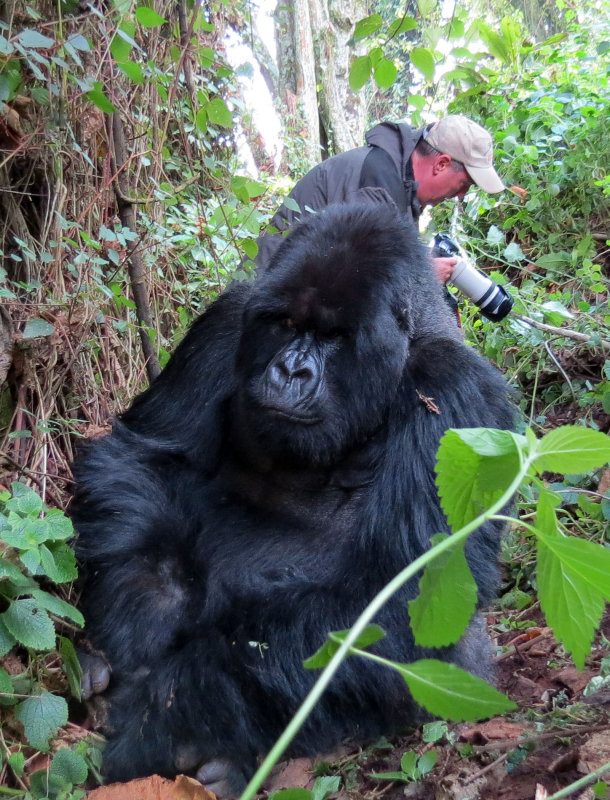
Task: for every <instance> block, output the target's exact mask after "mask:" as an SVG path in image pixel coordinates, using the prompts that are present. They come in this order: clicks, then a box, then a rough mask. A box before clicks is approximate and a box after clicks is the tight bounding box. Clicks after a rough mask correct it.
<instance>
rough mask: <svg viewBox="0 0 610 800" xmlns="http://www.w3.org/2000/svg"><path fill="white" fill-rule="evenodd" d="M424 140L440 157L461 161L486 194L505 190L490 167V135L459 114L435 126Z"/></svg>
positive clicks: (491, 149)
mask: <svg viewBox="0 0 610 800" xmlns="http://www.w3.org/2000/svg"><path fill="white" fill-rule="evenodd" d="M424 138H425V140H426V141H427V142H428V144H429V145H430V146H431V147H434V149H435V150H438V151H439V153H446V154H447V155H448V156H451V158H455V160H456V161H460V162H461V163H462V164H463V165H464V167H465V169H466V172H467V173H468V174H469V175H470V177H471V178H472V180H473V181H474V182H475V183H476V184H477V186H480V187H481V189H484V190H485V191H486V192H490V193H491V194H495V193H496V192H501V191H502V190H503V189H506V186H505V185H504V183H503V182H502V180H501V179H500V176H499V175H498V173H497V172H496V171H495V169H494V165H493V139H492V138H491V134H490V133H489V132H488V131H486V130H485V128H482V127H481V126H480V125H477V123H476V122H473V121H472V120H471V119H468V117H463V116H462V115H461V114H450V115H449V116H447V117H443V119H441V120H440V121H439V122H435V123H434V125H433V126H432V127H431V128H430V130H429V131H427V132H426V133H424Z"/></svg>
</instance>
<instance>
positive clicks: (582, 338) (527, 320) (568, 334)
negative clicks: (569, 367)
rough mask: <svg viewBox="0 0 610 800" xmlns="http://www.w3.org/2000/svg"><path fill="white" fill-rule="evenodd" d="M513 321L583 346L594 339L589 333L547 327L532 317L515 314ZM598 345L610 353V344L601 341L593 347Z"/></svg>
mask: <svg viewBox="0 0 610 800" xmlns="http://www.w3.org/2000/svg"><path fill="white" fill-rule="evenodd" d="M513 319H517V320H519V322H523V323H524V324H525V325H530V326H531V327H532V328H537V329H538V330H539V331H546V332H547V333H553V334H555V335H556V336H565V338H566V339H573V340H574V341H575V342H581V343H582V344H587V343H588V342H590V341H591V340H592V339H593V337H592V336H591V335H590V334H589V333H579V332H578V331H573V330H572V329H571V328H558V327H557V326H555V325H547V324H546V323H545V322H538V321H537V320H535V319H532V318H531V317H522V316H521V315H520V314H513ZM597 345H599V346H600V347H601V348H602V350H606V351H608V352H610V342H607V341H605V340H604V339H601V340H600V341H599V342H595V344H594V345H593V346H594V347H596V346H597Z"/></svg>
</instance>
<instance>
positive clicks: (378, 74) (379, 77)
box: [373, 58, 398, 89]
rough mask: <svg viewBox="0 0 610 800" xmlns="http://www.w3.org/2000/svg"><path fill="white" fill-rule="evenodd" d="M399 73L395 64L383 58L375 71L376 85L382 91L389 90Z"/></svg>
mask: <svg viewBox="0 0 610 800" xmlns="http://www.w3.org/2000/svg"><path fill="white" fill-rule="evenodd" d="M397 75H398V72H397V70H396V67H395V66H394V62H393V61H390V59H389V58H382V59H380V61H379V62H378V63H377V66H376V67H375V69H374V71H373V77H374V78H375V83H376V84H377V86H379V88H380V89H389V87H390V86H392V84H393V83H394V82H395V81H396V76H397Z"/></svg>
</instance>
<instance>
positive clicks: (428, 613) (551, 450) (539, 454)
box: [242, 426, 610, 800]
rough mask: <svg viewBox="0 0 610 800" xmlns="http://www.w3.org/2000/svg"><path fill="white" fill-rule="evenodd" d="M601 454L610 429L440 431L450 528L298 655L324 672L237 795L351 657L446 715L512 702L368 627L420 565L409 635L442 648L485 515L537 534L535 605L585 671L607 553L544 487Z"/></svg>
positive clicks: (450, 639)
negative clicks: (520, 512) (568, 526)
mask: <svg viewBox="0 0 610 800" xmlns="http://www.w3.org/2000/svg"><path fill="white" fill-rule="evenodd" d="M608 461H610V440H609V439H608V437H607V436H605V435H604V434H602V433H600V432H599V431H594V430H591V429H589V428H584V427H579V426H564V427H561V428H556V429H555V430H553V431H551V432H550V433H548V434H547V435H546V436H544V437H543V438H542V439H537V438H536V436H535V435H534V433H533V432H532V431H531V430H530V429H527V430H526V433H525V435H520V434H516V433H512V432H511V431H498V430H492V429H487V428H470V429H468V428H463V429H454V430H449V431H447V433H446V434H445V436H444V437H443V439H442V440H441V445H440V448H439V451H438V457H437V467H436V472H437V479H436V485H437V489H438V492H439V496H440V498H441V504H442V507H443V510H444V512H445V514H446V515H447V519H448V522H449V525H450V526H451V529H452V533H451V535H447V534H441V533H439V534H437V536H436V537H435V541H434V543H433V547H432V548H431V549H430V550H429V551H428V552H427V553H424V555H422V556H420V557H419V558H418V559H416V560H415V561H414V562H413V563H412V564H409V566H408V567H406V568H405V569H403V570H402V571H401V572H400V573H399V574H398V575H397V576H396V577H395V578H394V579H393V580H392V581H391V582H390V583H389V584H388V585H387V586H386V587H385V588H384V589H383V590H382V591H381V592H380V593H379V594H378V595H377V596H376V597H375V598H374V599H373V601H372V602H371V603H370V604H369V605H368V606H367V608H366V609H365V610H364V611H363V613H362V614H361V615H360V617H359V618H358V620H357V621H356V623H355V624H354V625H353V626H352V628H351V629H350V630H347V631H337V632H333V633H330V634H329V635H328V639H327V641H326V643H325V644H324V645H323V646H322V647H321V648H320V650H318V652H317V653H315V654H314V655H313V656H312V657H311V658H309V659H308V660H307V661H306V662H305V666H306V667H307V668H309V669H320V668H323V672H322V674H321V675H320V677H319V679H318V681H317V683H316V684H315V686H314V687H313V689H312V691H311V693H310V694H309V695H308V697H307V698H306V699H305V701H304V703H303V705H302V706H301V708H300V709H299V711H298V712H297V714H296V715H295V717H294V719H293V720H292V722H291V723H290V725H289V726H288V727H287V728H286V731H285V732H284V734H283V735H282V736H281V737H280V739H279V740H278V742H277V744H276V745H275V747H274V748H273V749H272V751H271V752H270V754H269V756H268V757H267V758H266V759H265V761H264V762H263V763H262V765H261V767H260V769H259V770H258V772H257V773H256V775H255V776H254V777H253V779H252V781H251V783H250V785H249V786H248V788H247V789H246V791H245V792H244V794H243V795H242V800H249V798H251V797H252V796H253V795H254V793H255V792H256V791H257V789H258V787H259V786H260V784H261V782H262V781H263V780H264V778H265V776H266V775H267V774H268V772H269V770H270V769H271V767H272V766H273V764H274V763H275V762H276V761H277V760H278V759H279V757H280V756H281V754H282V753H283V752H284V750H285V748H286V747H287V746H288V745H289V743H290V741H291V740H292V738H293V737H294V735H295V734H296V732H297V731H298V729H299V727H300V726H301V724H302V723H303V722H304V720H305V719H306V717H307V715H308V714H309V712H310V710H311V709H312V708H313V706H314V704H315V703H316V702H317V700H318V698H319V697H320V695H321V694H322V692H323V691H324V689H325V688H326V686H327V685H328V683H329V682H330V680H331V679H332V677H333V675H334V674H335V672H336V671H337V669H338V668H339V666H340V664H341V662H342V661H343V660H344V659H345V658H346V657H347V656H350V655H357V656H359V657H361V658H368V659H369V660H372V661H375V662H377V663H379V664H383V665H384V666H387V667H388V668H389V669H394V670H397V671H398V672H399V673H400V674H401V675H402V677H403V678H404V680H405V683H406V686H407V688H408V689H409V691H410V693H411V694H412V696H413V698H414V699H415V700H416V701H417V702H418V703H419V704H420V705H422V706H423V707H424V708H426V709H427V710H428V711H430V712H431V713H432V714H434V715H436V716H438V717H441V718H443V719H446V720H451V721H456V722H462V721H474V720H478V719H483V718H486V717H490V716H494V715H496V714H502V713H505V712H506V711H510V710H511V709H514V708H515V705H514V703H513V702H512V701H511V700H509V699H508V698H507V697H506V696H504V695H503V694H501V693H500V692H498V691H497V690H496V689H494V688H493V687H492V686H490V685H489V684H487V683H486V682H485V681H483V680H481V679H480V678H476V677H474V676H473V675H470V674H469V673H468V672H466V671H464V670H462V669H460V668H458V667H456V666H455V665H453V664H447V663H445V662H443V661H438V660H436V659H421V660H419V661H416V662H413V663H411V664H400V663H396V662H393V661H389V660H387V659H384V658H381V657H379V656H377V655H375V654H374V653H371V652H369V651H368V650H367V649H366V648H367V647H369V646H370V645H371V644H374V643H375V642H377V641H379V640H380V639H381V638H383V637H384V636H385V633H384V631H383V630H382V629H381V628H380V627H379V626H378V625H375V624H372V620H373V619H374V618H375V615H376V614H377V612H378V611H379V610H380V608H381V607H382V606H383V604H384V603H385V602H386V601H387V600H388V598H389V597H390V596H391V595H392V594H393V593H394V592H396V591H397V590H398V589H399V588H400V587H401V586H403V585H404V584H405V583H406V582H407V581H408V580H410V579H411V578H413V577H414V576H416V575H417V574H418V573H420V572H421V571H422V570H423V574H422V577H421V580H420V584H419V589H420V593H419V596H418V597H417V598H416V599H415V600H413V601H412V602H411V603H410V604H409V609H408V614H409V618H410V624H411V628H412V630H413V634H414V636H415V641H416V642H417V644H419V645H421V646H423V647H444V646H447V645H450V644H453V643H455V642H457V641H458V639H459V638H460V637H461V635H462V634H463V632H464V630H465V628H466V625H467V624H468V622H469V620H470V618H471V617H472V615H473V613H474V612H475V609H476V602H477V588H476V584H475V581H474V579H473V577H472V574H471V573H470V569H469V567H468V563H467V561H466V557H465V553H464V546H465V543H466V539H467V538H468V536H469V535H470V534H471V533H472V532H473V531H475V530H476V529H477V528H478V527H480V525H482V524H483V523H484V522H486V521H488V520H491V519H496V520H503V521H505V522H506V523H507V525H510V524H512V525H515V526H520V528H521V529H522V530H524V531H525V533H526V535H529V536H530V537H532V539H534V540H535V545H536V554H537V582H538V595H539V599H540V604H541V607H542V610H543V612H544V614H545V616H546V619H547V622H548V624H549V626H551V627H552V628H553V630H554V632H555V635H556V637H557V638H558V639H559V640H560V641H561V642H562V643H563V645H564V646H565V648H566V650H567V651H569V652H570V653H571V654H572V658H573V660H574V663H575V664H576V666H577V667H579V668H582V667H583V666H584V663H585V658H586V656H587V654H588V653H589V651H590V648H591V644H592V642H593V637H594V634H595V631H596V629H597V628H598V626H599V624H600V621H601V617H602V613H603V611H604V607H605V603H606V602H607V601H609V600H610V549H608V548H606V547H604V546H602V545H599V544H596V543H593V542H590V541H587V540H585V539H579V538H576V537H574V536H569V535H567V533H566V531H565V530H564V529H563V527H562V524H561V523H560V521H559V519H558V516H557V513H556V509H557V508H558V507H559V506H560V503H561V497H560V495H559V494H557V493H556V492H554V491H552V490H551V489H550V488H548V487H547V485H546V483H545V481H544V480H543V475H544V473H547V472H548V473H553V474H555V473H570V474H573V473H575V472H587V471H589V470H592V469H596V468H599V467H602V466H603V465H605V464H606V463H608ZM519 488H522V489H523V490H525V491H526V493H527V495H528V496H529V497H531V496H534V497H535V498H536V511H535V516H534V521H533V522H532V523H526V522H522V521H519V520H518V519H517V518H515V517H514V516H512V513H511V509H512V502H513V498H514V495H515V493H516V492H517V491H518V490H519ZM456 587H459V591H456ZM409 765H410V766H411V767H412V766H413V765H412V764H410V762H409ZM417 766H418V765H417V763H416V764H415V769H417ZM403 770H404V767H403ZM404 771H405V774H407V773H408V771H407V770H404ZM421 772H422V771H421V770H420V773H421ZM413 774H414V773H413Z"/></svg>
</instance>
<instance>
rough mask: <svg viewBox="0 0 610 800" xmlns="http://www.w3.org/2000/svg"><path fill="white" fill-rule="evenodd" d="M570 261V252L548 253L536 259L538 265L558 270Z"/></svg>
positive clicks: (542, 267) (546, 268) (545, 268)
mask: <svg viewBox="0 0 610 800" xmlns="http://www.w3.org/2000/svg"><path fill="white" fill-rule="evenodd" d="M569 263H570V254H569V253H566V252H563V251H562V252H559V253H547V254H546V255H544V256H540V258H539V259H537V261H536V266H537V267H540V269H542V270H551V271H553V270H558V269H561V268H562V267H565V266H567V265H568V264H569Z"/></svg>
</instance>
